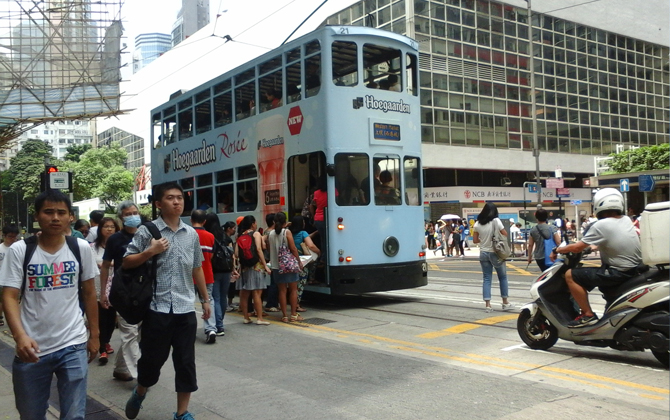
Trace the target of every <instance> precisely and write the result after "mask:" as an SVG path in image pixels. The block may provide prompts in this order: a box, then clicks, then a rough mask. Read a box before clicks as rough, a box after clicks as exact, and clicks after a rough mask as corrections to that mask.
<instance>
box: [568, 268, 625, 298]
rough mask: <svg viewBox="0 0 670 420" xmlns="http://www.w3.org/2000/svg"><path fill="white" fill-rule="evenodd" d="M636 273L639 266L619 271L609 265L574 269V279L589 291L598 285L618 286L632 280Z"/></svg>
mask: <svg viewBox="0 0 670 420" xmlns="http://www.w3.org/2000/svg"><path fill="white" fill-rule="evenodd" d="M636 274H637V267H636V268H632V269H630V270H628V271H619V270H617V269H616V268H612V267H607V266H602V267H598V268H595V267H587V268H584V267H582V268H573V269H572V279H573V280H574V281H575V283H577V284H578V285H580V286H582V287H583V288H585V289H586V290H588V291H589V292H590V291H591V290H593V289H595V288H596V287H597V288H599V289H600V288H602V287H606V288H607V287H616V286H618V285H620V284H621V283H624V282H626V281H628V280H630V279H631V278H632V277H633V276H635V275H636Z"/></svg>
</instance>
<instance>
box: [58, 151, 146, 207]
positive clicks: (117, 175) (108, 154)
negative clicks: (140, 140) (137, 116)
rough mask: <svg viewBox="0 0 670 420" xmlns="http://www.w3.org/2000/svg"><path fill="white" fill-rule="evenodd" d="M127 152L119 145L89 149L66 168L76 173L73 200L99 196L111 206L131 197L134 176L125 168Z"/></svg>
mask: <svg viewBox="0 0 670 420" xmlns="http://www.w3.org/2000/svg"><path fill="white" fill-rule="evenodd" d="M126 157H127V154H126V151H125V150H124V149H123V148H121V146H119V145H118V144H116V143H115V144H112V145H111V146H110V147H101V148H98V149H90V150H87V151H86V152H84V153H83V154H82V155H81V156H80V157H79V161H78V162H76V161H67V162H65V166H66V167H67V169H68V170H69V171H71V172H73V174H74V180H73V183H74V200H75V201H79V200H86V199H89V198H95V197H98V198H100V200H101V201H102V202H103V203H104V204H105V205H106V206H107V207H108V208H110V207H112V204H114V203H116V202H118V201H122V200H127V199H130V198H131V197H132V191H133V183H134V181H135V178H134V177H133V174H132V173H131V172H130V171H128V170H126V169H125V168H124V167H123V164H124V162H125V161H126Z"/></svg>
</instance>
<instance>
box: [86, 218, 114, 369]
mask: <svg viewBox="0 0 670 420" xmlns="http://www.w3.org/2000/svg"><path fill="white" fill-rule="evenodd" d="M118 231H119V226H118V225H117V224H116V222H115V221H114V219H112V218H111V217H103V218H102V220H100V224H99V225H98V236H97V237H96V238H95V241H94V242H91V248H92V249H93V256H94V257H95V262H96V264H98V269H100V268H101V267H102V257H103V255H105V246H106V245H107V238H109V237H110V236H112V235H113V234H115V233H116V232H118ZM112 273H113V271H112ZM110 277H111V276H110ZM111 285H112V282H111V281H107V288H106V289H107V290H100V289H101V281H100V275H97V276H95V290H96V291H97V292H98V325H99V327H100V357H99V358H98V362H99V363H100V364H101V365H105V364H107V361H108V360H109V359H108V355H109V354H111V353H114V349H113V348H112V346H111V345H110V344H109V342H110V340H111V339H112V333H113V332H114V326H115V325H116V310H115V309H114V308H112V307H111V306H110V307H108V308H105V307H104V306H102V303H100V302H101V299H100V297H101V296H107V295H108V293H109V288H110V287H111Z"/></svg>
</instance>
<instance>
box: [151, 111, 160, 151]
mask: <svg viewBox="0 0 670 420" xmlns="http://www.w3.org/2000/svg"><path fill="white" fill-rule="evenodd" d="M151 137H152V144H153V147H154V149H160V148H161V147H162V146H163V133H162V132H161V113H160V112H157V113H155V114H154V115H152V116H151Z"/></svg>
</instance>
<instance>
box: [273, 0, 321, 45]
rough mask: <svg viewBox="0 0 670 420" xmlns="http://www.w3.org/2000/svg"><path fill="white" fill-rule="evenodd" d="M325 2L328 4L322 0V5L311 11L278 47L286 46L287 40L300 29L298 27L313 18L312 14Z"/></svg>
mask: <svg viewBox="0 0 670 420" xmlns="http://www.w3.org/2000/svg"><path fill="white" fill-rule="evenodd" d="M327 2H328V0H323V3H321V4H320V5H319V6H318V7H317V8H316V9H314V11H313V12H312V13H310V14H309V16H307V17H306V18H305V19H304V20H303V21H302V22H300V24H299V25H298V26H297V27H296V28H295V29H294V30H293V32H291V34H290V35H289V36H287V37H286V39H285V40H284V42H282V43H281V44H279V45H284V44H286V41H288V40H289V39H291V37H292V36H293V34H294V33H296V32H297V31H298V29H300V27H301V26H302V25H304V24H305V22H307V21H308V20H309V19H310V18H311V17H312V16H314V13H316V12H317V11H318V10H319V9H320V8H321V6H323V5H324V4H326V3H327Z"/></svg>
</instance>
